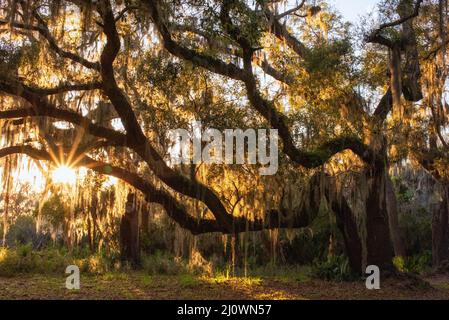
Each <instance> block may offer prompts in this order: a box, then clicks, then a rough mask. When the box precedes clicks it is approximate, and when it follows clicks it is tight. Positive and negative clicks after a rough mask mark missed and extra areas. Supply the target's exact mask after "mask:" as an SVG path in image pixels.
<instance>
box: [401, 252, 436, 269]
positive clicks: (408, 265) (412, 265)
mask: <svg viewBox="0 0 449 320" xmlns="http://www.w3.org/2000/svg"><path fill="white" fill-rule="evenodd" d="M393 264H394V265H395V267H396V268H397V269H398V270H399V271H401V272H412V273H417V274H423V273H425V272H427V271H429V270H430V269H431V267H432V252H431V251H430V250H425V251H424V252H422V253H420V254H416V255H413V256H411V257H407V258H405V259H404V258H403V257H395V258H394V259H393Z"/></svg>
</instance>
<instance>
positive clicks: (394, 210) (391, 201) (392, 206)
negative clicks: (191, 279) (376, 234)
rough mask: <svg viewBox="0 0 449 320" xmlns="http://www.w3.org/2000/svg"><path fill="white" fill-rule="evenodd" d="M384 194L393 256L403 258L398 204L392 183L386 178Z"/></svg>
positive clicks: (403, 248) (403, 246) (403, 250)
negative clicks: (385, 195)
mask: <svg viewBox="0 0 449 320" xmlns="http://www.w3.org/2000/svg"><path fill="white" fill-rule="evenodd" d="M386 193H387V210H388V220H389V226H390V235H391V240H392V242H393V248H394V255H395V256H396V257H405V256H406V254H405V245H404V240H403V239H404V238H403V236H402V232H401V229H400V228H399V219H398V203H397V199H396V193H395V191H394V187H393V182H392V181H391V178H390V177H389V176H388V177H387V180H386Z"/></svg>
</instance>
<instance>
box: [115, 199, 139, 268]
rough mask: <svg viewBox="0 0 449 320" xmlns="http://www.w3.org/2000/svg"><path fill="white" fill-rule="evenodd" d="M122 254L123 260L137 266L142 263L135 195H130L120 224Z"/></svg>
mask: <svg viewBox="0 0 449 320" xmlns="http://www.w3.org/2000/svg"><path fill="white" fill-rule="evenodd" d="M120 253H121V257H122V260H124V261H128V262H131V264H132V265H133V266H137V265H138V264H139V262H140V244H139V216H138V212H137V210H136V203H135V195H134V194H132V193H130V194H128V201H127V202H126V210H125V214H124V215H123V217H122V220H121V223H120Z"/></svg>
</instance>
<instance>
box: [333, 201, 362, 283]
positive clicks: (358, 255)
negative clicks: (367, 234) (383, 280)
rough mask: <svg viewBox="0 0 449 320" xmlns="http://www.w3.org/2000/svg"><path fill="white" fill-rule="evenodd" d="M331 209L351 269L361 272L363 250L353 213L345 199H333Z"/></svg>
mask: <svg viewBox="0 0 449 320" xmlns="http://www.w3.org/2000/svg"><path fill="white" fill-rule="evenodd" d="M331 206H332V211H334V212H335V214H336V216H337V226H338V228H339V229H340V231H341V233H342V235H343V241H344V243H345V249H346V255H347V256H348V260H349V265H350V266H351V269H352V271H354V272H356V273H358V274H362V272H363V271H362V270H363V252H362V240H361V239H360V235H359V232H358V228H357V222H356V220H355V215H354V214H353V212H352V210H351V208H350V207H349V205H348V203H347V202H346V200H345V199H340V200H335V201H333V202H332V204H331Z"/></svg>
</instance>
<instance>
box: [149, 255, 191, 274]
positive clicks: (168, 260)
mask: <svg viewBox="0 0 449 320" xmlns="http://www.w3.org/2000/svg"><path fill="white" fill-rule="evenodd" d="M142 268H143V269H144V270H145V272H147V273H148V274H150V275H156V274H163V275H177V274H183V273H185V272H186V266H185V265H184V264H183V263H182V261H181V260H178V259H177V258H175V257H173V256H172V255H170V254H167V253H164V252H161V251H156V253H155V254H153V255H148V256H143V257H142Z"/></svg>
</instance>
